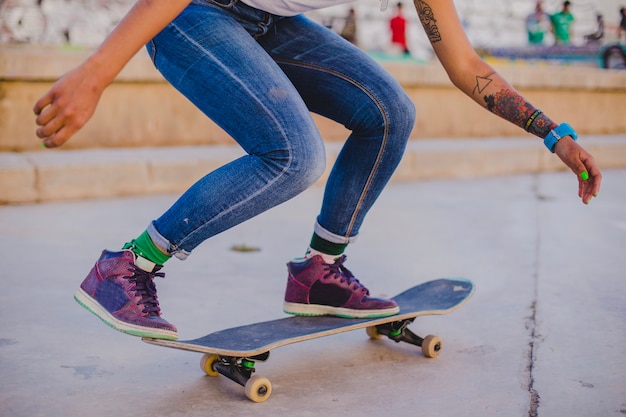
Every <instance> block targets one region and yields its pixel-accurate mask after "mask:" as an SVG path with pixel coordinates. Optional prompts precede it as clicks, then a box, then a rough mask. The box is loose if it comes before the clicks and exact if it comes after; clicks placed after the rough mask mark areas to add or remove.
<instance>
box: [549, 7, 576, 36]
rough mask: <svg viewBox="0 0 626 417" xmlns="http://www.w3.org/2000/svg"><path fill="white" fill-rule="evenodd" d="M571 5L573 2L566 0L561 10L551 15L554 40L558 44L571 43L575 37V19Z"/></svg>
mask: <svg viewBox="0 0 626 417" xmlns="http://www.w3.org/2000/svg"><path fill="white" fill-rule="evenodd" d="M570 6H571V3H570V2H569V1H565V2H563V8H562V9H561V11H560V12H558V13H555V14H553V15H552V16H550V21H551V22H552V32H553V33H554V41H555V43H556V44H557V45H569V44H570V43H571V41H572V38H573V37H574V33H573V28H572V25H573V23H574V20H575V19H574V15H573V14H572V13H571V12H570Z"/></svg>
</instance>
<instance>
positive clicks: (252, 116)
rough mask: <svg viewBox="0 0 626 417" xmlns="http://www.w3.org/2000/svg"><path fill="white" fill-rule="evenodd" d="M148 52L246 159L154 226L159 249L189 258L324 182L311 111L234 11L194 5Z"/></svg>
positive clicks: (205, 181)
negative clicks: (317, 182)
mask: <svg viewBox="0 0 626 417" xmlns="http://www.w3.org/2000/svg"><path fill="white" fill-rule="evenodd" d="M244 10H249V8H248V9H244ZM252 10H255V9H252ZM257 12H258V11H257ZM270 16H271V15H270ZM207 22H210V24H207ZM255 27H258V26H255ZM149 50H150V52H151V55H152V56H153V59H154V61H155V65H156V66H157V68H158V69H159V70H160V71H161V72H162V73H163V75H164V76H165V77H166V78H167V79H168V81H169V82H170V83H172V85H173V86H174V87H176V88H177V89H178V90H179V91H181V92H182V93H183V94H184V95H185V96H187V97H188V98H189V99H190V100H191V101H192V102H193V103H194V104H195V105H196V106H197V107H198V108H199V109H200V110H202V111H203V112H204V113H205V114H207V116H209V117H210V118H211V119H212V120H213V121H214V122H216V123H217V124H218V125H219V126H221V127H222V128H223V129H224V130H226V132H228V133H229V134H230V135H231V136H232V137H233V138H234V139H235V140H236V141H237V142H238V143H239V144H240V145H241V146H242V147H243V149H244V150H245V151H246V152H247V153H248V154H247V155H246V156H243V157H242V158H239V159H237V160H235V161H233V162H231V163H229V164H227V165H225V166H223V167H221V168H219V169H217V170H215V171H213V172H211V173H209V174H208V175H206V176H205V177H204V178H202V179H201V180H199V181H198V182H197V183H196V184H194V185H193V186H192V187H191V188H190V189H189V190H187V192H185V193H184V195H183V196H182V197H181V198H180V199H179V200H178V201H177V202H176V203H175V204H174V205H173V206H172V208H171V209H169V210H168V211H167V212H166V213H165V214H163V216H161V217H160V218H159V219H157V220H156V221H155V222H154V223H153V224H152V226H151V228H149V230H148V231H149V232H150V236H151V237H152V239H153V240H154V241H155V243H157V245H159V246H161V247H163V248H165V249H167V250H168V251H169V252H170V253H173V254H174V255H175V256H177V257H179V258H185V257H186V256H187V255H188V254H189V253H190V252H191V250H193V248H195V247H196V246H197V245H198V244H200V243H201V242H203V241H204V240H206V239H207V238H209V237H211V236H213V235H215V234H217V233H220V232H222V231H224V230H226V229H228V228H230V227H232V226H234V225H236V224H239V223H241V222H243V221H245V220H247V219H249V218H251V217H254V216H256V215H257V214H259V213H261V212H263V211H265V210H267V209H269V208H271V207H273V206H275V205H277V204H280V203H282V202H284V201H286V200H288V199H290V198H292V197H293V196H295V195H296V194H298V193H300V192H301V191H303V190H304V189H306V188H307V187H309V186H310V185H311V184H312V183H313V182H314V181H315V180H316V179H317V178H318V177H319V176H320V175H321V173H322V172H323V169H324V164H325V161H324V156H325V155H324V151H323V143H322V140H321V138H320V136H319V132H318V131H317V128H316V126H315V124H314V123H313V121H312V119H311V117H310V113H309V110H308V109H307V107H306V105H305V104H304V102H303V100H302V98H301V97H300V95H299V94H298V92H297V91H296V89H295V88H294V86H293V85H292V84H291V82H290V81H289V79H288V78H287V77H286V76H285V74H284V73H283V72H282V70H281V69H280V68H279V67H278V66H277V65H276V63H275V62H274V61H273V60H272V59H271V58H270V57H269V56H268V54H267V53H266V52H265V51H264V50H263V49H262V48H261V47H260V46H259V45H258V43H257V42H256V41H255V39H254V38H253V37H252V36H251V35H250V34H249V33H248V32H247V31H246V30H245V28H244V27H243V26H242V25H241V24H240V22H238V21H237V20H236V19H235V17H233V15H232V13H230V11H229V10H223V9H221V8H218V7H214V6H196V5H192V6H190V7H189V8H188V9H186V10H185V11H184V12H183V14H181V16H179V17H178V18H177V19H176V20H175V21H174V22H173V23H172V24H170V25H169V26H168V27H167V28H166V29H165V30H164V31H163V32H162V33H161V34H159V35H158V36H157V37H156V38H155V39H154V41H153V42H152V44H151V45H149Z"/></svg>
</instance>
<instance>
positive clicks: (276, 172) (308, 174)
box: [258, 138, 326, 193]
mask: <svg viewBox="0 0 626 417" xmlns="http://www.w3.org/2000/svg"><path fill="white" fill-rule="evenodd" d="M303 143H304V146H299V145H297V144H294V143H293V142H290V143H289V145H288V146H286V147H284V148H282V149H277V150H273V151H270V152H266V153H264V154H262V155H258V157H259V158H261V160H262V161H263V164H264V165H265V166H266V167H267V168H269V169H270V170H271V171H272V172H273V176H274V177H275V178H276V179H277V180H278V181H280V182H282V181H285V182H288V183H289V186H288V188H289V189H291V190H293V191H294V193H299V192H302V191H304V190H305V189H307V188H308V187H310V186H311V185H313V184H314V183H315V182H316V181H317V180H318V179H319V178H320V177H321V176H322V174H323V173H324V169H325V168H326V153H325V150H324V146H323V143H322V140H321V138H319V139H318V140H309V141H306V142H303Z"/></svg>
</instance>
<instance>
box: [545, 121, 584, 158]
mask: <svg viewBox="0 0 626 417" xmlns="http://www.w3.org/2000/svg"><path fill="white" fill-rule="evenodd" d="M563 136H571V137H572V139H574V140H576V139H578V134H577V133H576V131H575V130H574V128H573V127H571V126H570V125H569V124H567V123H561V124H560V125H558V126H557V127H555V128H554V129H552V130H551V131H550V133H548V135H547V136H546V137H545V138H544V139H543V143H544V144H545V145H546V148H548V150H549V151H550V152H552V153H554V147H555V146H556V143H557V142H558V141H559V140H561V138H562V137H563Z"/></svg>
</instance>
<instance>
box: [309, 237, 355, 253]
mask: <svg viewBox="0 0 626 417" xmlns="http://www.w3.org/2000/svg"><path fill="white" fill-rule="evenodd" d="M309 246H310V247H311V249H314V250H316V251H318V252H322V253H325V254H328V255H341V254H343V252H344V251H345V250H346V247H347V246H348V244H347V243H333V242H329V241H328V240H326V239H322V238H321V237H319V236H318V235H317V234H316V233H313V237H312V238H311V243H310V245H309Z"/></svg>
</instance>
